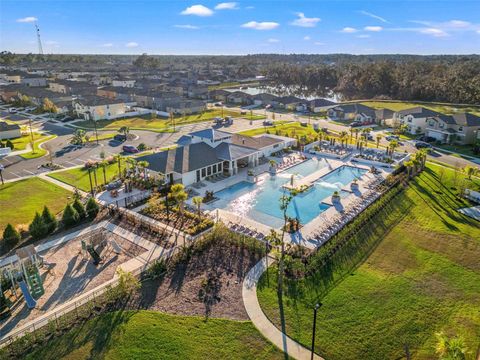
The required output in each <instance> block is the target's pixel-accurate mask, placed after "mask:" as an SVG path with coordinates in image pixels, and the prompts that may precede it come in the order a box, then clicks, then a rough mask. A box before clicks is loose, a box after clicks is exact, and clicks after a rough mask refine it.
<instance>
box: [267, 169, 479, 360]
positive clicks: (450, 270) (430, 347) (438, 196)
mask: <svg viewBox="0 0 480 360" xmlns="http://www.w3.org/2000/svg"><path fill="white" fill-rule="evenodd" d="M440 169H441V168H440V167H439V166H437V165H433V164H430V165H429V166H428V168H427V170H426V171H425V172H424V173H423V174H422V175H420V176H419V177H417V178H415V180H414V181H413V182H412V183H411V186H410V188H409V189H408V190H406V191H405V192H403V193H401V194H399V195H398V196H397V197H396V198H395V199H394V201H393V202H392V206H394V207H390V208H388V210H387V211H384V212H383V215H382V216H383V217H386V216H388V217H390V219H393V218H396V221H395V222H393V223H391V224H392V225H393V227H392V228H383V225H384V223H383V221H384V220H385V219H384V218H382V219H380V218H376V220H375V221H374V223H373V224H372V225H370V226H368V227H367V228H365V231H363V232H362V233H360V234H357V237H362V238H363V239H365V238H367V237H371V238H372V239H373V240H375V238H377V239H379V240H380V242H379V244H378V243H373V244H374V245H373V246H372V247H371V248H370V249H369V251H370V250H373V252H372V253H371V255H369V252H368V251H365V260H364V261H363V262H361V264H360V266H359V267H356V266H355V267H354V268H350V266H346V265H345V264H347V263H348V260H345V259H348V257H349V256H352V254H347V253H344V254H342V252H340V254H339V259H342V255H344V257H343V259H344V260H342V261H344V263H342V264H341V265H338V267H337V265H336V264H334V265H333V270H332V269H329V272H326V273H329V274H330V275H331V277H332V278H326V277H324V278H322V279H320V280H318V279H317V280H318V281H317V282H313V281H307V282H305V283H304V284H305V286H300V285H301V284H302V283H298V282H292V283H291V284H290V286H289V287H288V294H286V295H284V298H283V310H284V311H283V313H284V318H285V326H286V329H287V333H288V334H289V335H290V336H292V337H293V338H295V339H296V340H298V341H300V342H301V343H303V344H304V345H305V346H310V342H311V329H312V314H313V310H312V308H313V304H314V303H315V302H317V301H321V302H322V303H323V306H322V307H321V309H320V311H319V314H318V327H317V338H316V351H317V352H318V353H320V354H323V355H324V356H325V357H326V358H327V359H342V360H343V359H382V360H383V359H400V358H404V344H408V346H409V348H410V351H411V352H412V353H413V355H414V356H413V358H415V359H432V358H437V357H436V356H435V343H436V339H435V333H436V332H439V331H445V332H446V333H447V334H448V335H450V336H453V335H460V336H462V337H464V339H465V340H466V343H467V346H468V347H469V349H470V352H471V358H472V359H473V354H475V352H476V351H477V347H478V346H479V341H478V340H479V339H480V312H479V311H478V309H480V296H479V294H480V262H479V261H478V259H480V226H479V225H478V224H479V223H478V222H477V221H475V220H473V219H470V218H468V217H466V216H463V215H461V214H460V213H458V212H457V211H456V209H457V208H458V207H461V206H464V205H465V203H464V202H463V201H460V200H458V199H457V197H456V194H455V193H456V190H453V189H452V184H453V183H454V181H455V180H454V179H455V176H454V172H453V171H452V170H450V169H445V168H443V169H444V170H440ZM442 171H444V174H443V175H442V174H441V172H442ZM456 178H457V179H463V178H464V176H463V175H459V174H458V175H457V177H456ZM469 187H472V188H474V189H478V188H479V187H480V180H478V179H476V180H475V182H470V183H469ZM392 209H397V210H392ZM379 216H380V215H379ZM382 239H383V240H382ZM375 244H376V248H375ZM339 263H340V261H339ZM342 266H343V269H342ZM272 273H273V271H271V274H272ZM339 274H343V275H342V276H340V275H339ZM265 283H266V280H265V276H264V277H263V278H262V279H261V282H260V285H259V291H258V295H259V301H260V304H261V306H262V308H263V310H264V311H265V313H266V314H267V316H268V317H269V318H270V319H271V320H272V321H273V322H274V323H275V324H277V326H279V327H280V324H281V321H280V311H279V301H278V297H277V295H276V289H275V288H274V285H273V284H275V281H272V279H271V280H270V287H267V286H266V284H265ZM325 284H331V285H330V287H327V291H326V292H322V291H323V290H325ZM322 294H325V295H322Z"/></svg>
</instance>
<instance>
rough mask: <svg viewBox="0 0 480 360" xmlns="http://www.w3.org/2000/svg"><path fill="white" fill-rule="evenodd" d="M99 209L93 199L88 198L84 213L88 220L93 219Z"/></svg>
mask: <svg viewBox="0 0 480 360" xmlns="http://www.w3.org/2000/svg"><path fill="white" fill-rule="evenodd" d="M99 210H100V208H99V207H98V204H97V202H96V201H95V199H94V198H93V197H90V198H89V199H88V201H87V206H86V212H87V215H88V218H89V219H90V220H93V219H95V217H96V216H97V214H98V212H99Z"/></svg>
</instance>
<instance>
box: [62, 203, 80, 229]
mask: <svg viewBox="0 0 480 360" xmlns="http://www.w3.org/2000/svg"><path fill="white" fill-rule="evenodd" d="M79 220H80V216H79V215H78V212H77V210H75V209H74V208H73V206H72V205H71V204H68V205H67V206H65V210H63V216H62V222H63V224H64V225H65V226H66V227H71V226H74V225H75V224H77V223H78V221H79Z"/></svg>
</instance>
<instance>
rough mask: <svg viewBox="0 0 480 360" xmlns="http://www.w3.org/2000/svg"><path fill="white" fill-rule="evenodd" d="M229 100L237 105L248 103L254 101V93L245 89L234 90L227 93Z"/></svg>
mask: <svg viewBox="0 0 480 360" xmlns="http://www.w3.org/2000/svg"><path fill="white" fill-rule="evenodd" d="M227 102H228V103H231V104H237V105H248V104H251V103H252V95H249V94H247V93H244V92H243V91H234V92H231V93H230V94H228V95H227Z"/></svg>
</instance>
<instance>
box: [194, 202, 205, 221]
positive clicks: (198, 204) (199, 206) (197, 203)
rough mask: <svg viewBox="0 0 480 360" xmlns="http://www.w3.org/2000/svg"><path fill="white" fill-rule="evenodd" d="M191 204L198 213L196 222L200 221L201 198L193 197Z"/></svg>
mask: <svg viewBox="0 0 480 360" xmlns="http://www.w3.org/2000/svg"><path fill="white" fill-rule="evenodd" d="M192 202H193V204H194V205H195V206H196V207H197V211H198V222H200V221H201V219H202V209H201V208H202V203H203V198H202V197H201V196H195V197H194V198H193V199H192Z"/></svg>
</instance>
